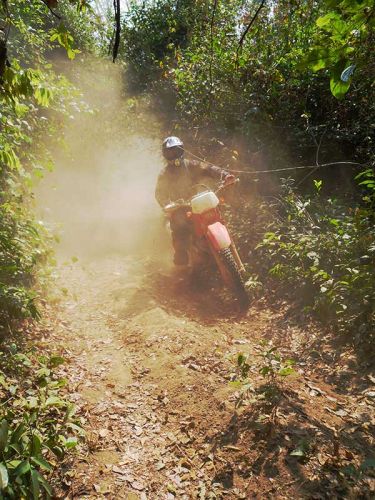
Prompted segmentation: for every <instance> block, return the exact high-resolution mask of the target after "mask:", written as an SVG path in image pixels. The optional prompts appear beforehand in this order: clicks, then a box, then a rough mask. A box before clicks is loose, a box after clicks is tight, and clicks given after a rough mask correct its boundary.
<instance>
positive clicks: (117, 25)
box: [112, 0, 121, 62]
mask: <svg viewBox="0 0 375 500" xmlns="http://www.w3.org/2000/svg"><path fill="white" fill-rule="evenodd" d="M113 7H114V10H115V41H114V44H113V51H112V60H113V62H115V61H116V58H117V54H118V49H119V47H120V34H121V17H120V16H121V11H120V0H113Z"/></svg>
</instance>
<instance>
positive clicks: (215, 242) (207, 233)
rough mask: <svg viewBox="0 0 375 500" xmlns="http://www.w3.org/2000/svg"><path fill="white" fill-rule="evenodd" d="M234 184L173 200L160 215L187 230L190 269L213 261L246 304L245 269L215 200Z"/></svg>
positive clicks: (198, 268) (218, 201)
mask: <svg viewBox="0 0 375 500" xmlns="http://www.w3.org/2000/svg"><path fill="white" fill-rule="evenodd" d="M237 182H239V181H238V179H235V180H233V181H232V182H230V183H225V184H221V185H220V186H219V188H218V189H217V190H216V192H215V191H213V190H211V189H209V188H207V186H204V187H205V188H206V190H205V191H203V192H200V193H198V194H196V195H194V196H193V197H192V198H191V200H190V201H185V200H177V201H175V202H173V203H170V204H168V205H166V206H165V207H164V212H165V214H166V215H167V217H168V218H169V219H172V218H173V219H174V220H176V218H177V219H180V220H181V221H182V223H184V224H185V225H186V228H187V231H189V230H190V233H191V238H190V248H189V249H188V251H189V260H190V265H191V267H192V269H193V270H198V272H199V270H200V269H201V268H202V267H204V266H205V265H207V264H209V263H210V261H211V263H212V262H215V263H216V265H217V267H218V268H219V271H220V274H221V277H222V279H223V281H224V283H225V285H227V286H228V288H230V289H231V290H232V291H233V292H234V293H235V295H236V296H237V298H238V299H239V300H240V302H241V304H243V305H244V304H247V303H248V295H247V292H246V288H245V268H244V265H243V263H242V261H241V258H240V256H239V254H238V251H237V249H236V246H235V244H234V242H233V240H232V238H231V237H230V235H229V231H228V229H227V227H226V226H225V223H224V221H223V218H222V215H221V213H220V208H219V205H220V200H219V198H218V194H219V193H220V192H222V191H223V190H224V189H226V188H227V187H228V186H231V185H233V184H234V183H237ZM199 186H201V185H199Z"/></svg>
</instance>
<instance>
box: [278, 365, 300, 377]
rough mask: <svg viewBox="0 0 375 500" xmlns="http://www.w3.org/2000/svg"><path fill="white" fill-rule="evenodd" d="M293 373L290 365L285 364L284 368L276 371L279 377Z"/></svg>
mask: <svg viewBox="0 0 375 500" xmlns="http://www.w3.org/2000/svg"><path fill="white" fill-rule="evenodd" d="M295 373H296V371H295V370H293V368H292V367H291V366H286V367H285V368H281V370H279V371H278V374H279V375H280V376H281V377H287V376H288V375H293V374H295Z"/></svg>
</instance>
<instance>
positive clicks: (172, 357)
mask: <svg viewBox="0 0 375 500" xmlns="http://www.w3.org/2000/svg"><path fill="white" fill-rule="evenodd" d="M95 69H96V73H95V74H97V70H98V67H97V65H95ZM80 71H81V73H80V72H78V76H77V78H76V80H77V81H78V82H79V83H80V84H82V85H83V83H82V82H83V81H84V78H82V75H83V77H84V76H85V74H86V73H87V74H86V79H87V83H86V84H85V85H86V87H87V89H89V90H88V91H87V93H88V97H90V96H92V101H93V103H94V105H97V106H98V108H99V111H100V114H99V112H98V114H96V113H93V114H91V115H88V116H87V115H82V114H81V115H80V116H76V117H75V118H74V120H71V121H69V123H68V124H67V126H66V131H65V136H66V137H65V140H66V144H67V145H69V147H67V148H63V147H59V149H58V150H57V151H56V152H55V154H54V155H53V156H54V159H55V162H56V170H55V173H54V174H52V175H51V176H49V177H48V179H47V180H46V181H45V182H43V183H42V185H41V186H40V189H39V190H38V193H37V200H38V204H39V207H40V212H41V217H42V218H43V220H46V221H47V222H48V223H49V224H51V223H52V225H53V226H54V227H56V225H57V226H60V233H61V236H62V244H61V245H59V247H58V254H59V258H60V262H61V264H60V265H59V267H58V274H59V278H58V280H57V282H56V287H57V289H58V290H59V292H58V295H59V297H60V301H59V302H58V303H57V304H55V305H51V301H49V302H48V304H50V305H48V304H47V305H46V314H45V316H44V320H43V323H42V325H41V326H40V327H39V328H40V329H41V330H39V331H42V333H43V338H44V341H45V342H46V343H47V344H48V348H49V349H51V350H53V351H54V352H56V351H57V352H59V351H61V353H62V354H63V355H64V357H65V358H66V359H67V360H68V364H67V365H66V366H65V368H62V375H64V376H65V377H66V378H67V379H68V380H69V381H70V385H69V390H70V392H71V394H70V397H71V399H72V400H74V401H75V402H76V404H77V407H78V412H79V414H80V415H81V416H82V417H83V418H84V426H85V429H86V432H87V438H86V441H85V443H83V444H82V447H81V451H80V452H79V453H78V455H77V456H76V457H75V459H74V461H73V463H67V464H63V467H62V471H63V473H64V472H65V473H66V474H65V476H64V482H65V486H66V490H64V491H63V490H61V497H62V498H69V499H79V498H110V499H114V500H115V499H123V498H124V499H129V500H130V499H141V500H146V499H148V500H159V499H161V500H164V499H167V500H168V499H170V500H172V499H174V498H175V499H196V498H199V499H202V500H205V499H213V498H228V499H241V498H246V499H247V498H259V499H263V498H290V497H295V498H317V499H319V498H341V497H342V496H345V497H346V498H359V497H361V498H362V497H363V498H370V497H371V494H372V493H371V492H374V490H375V486H374V483H373V478H371V477H368V476H367V475H366V474H365V473H363V472H362V470H361V469H359V466H360V464H361V463H363V461H364V460H365V459H366V458H369V457H371V456H372V455H373V454H374V453H373V450H371V446H372V445H373V427H372V426H373V425H374V414H375V413H374V412H373V401H374V395H375V392H374V391H369V389H368V385H369V383H370V381H372V382H373V381H374V379H373V378H371V376H370V378H369V377H367V376H366V366H365V365H364V364H363V362H362V361H361V360H360V359H359V358H358V357H357V353H356V352H355V351H354V350H353V349H350V348H347V347H346V346H344V345H339V344H334V343H333V339H334V336H330V335H326V334H324V332H320V331H319V330H318V329H317V328H316V327H315V326H314V325H312V324H308V323H306V319H305V318H303V317H302V319H301V321H300V323H299V324H297V323H295V322H292V320H291V319H289V317H288V314H287V313H288V308H287V306H286V304H279V305H278V306H277V307H275V308H270V307H269V306H267V305H266V302H265V300H261V301H258V302H257V303H256V304H254V305H253V306H252V307H251V308H250V310H249V311H248V312H247V313H246V314H240V313H239V311H238V309H237V307H236V306H234V304H233V300H232V298H231V297H230V296H227V295H226V294H225V293H223V291H222V289H221V285H220V284H219V282H217V281H215V280H212V282H205V283H203V284H201V286H200V287H197V285H196V284H192V283H189V280H187V279H186V278H184V277H181V276H180V277H179V276H177V275H175V274H174V273H173V271H172V269H171V265H170V261H171V258H170V255H169V253H168V249H170V242H169V241H168V239H167V238H166V234H165V233H163V232H161V231H160V227H161V226H160V209H159V207H157V205H156V202H155V201H154V186H155V182H156V177H157V174H158V172H159V171H160V169H161V168H162V166H163V164H162V161H161V158H160V155H159V154H158V151H159V146H160V144H159V142H160V137H159V136H158V137H156V138H155V135H154V136H152V135H150V134H149V133H146V134H143V135H142V134H141V135H136V132H135V131H134V130H133V129H135V125H136V122H137V120H138V121H139V120H140V118H142V116H143V119H142V121H143V122H144V121H145V120H146V121H147V118H146V119H145V116H146V115H144V113H142V110H139V111H138V110H137V106H136V105H135V104H134V102H133V101H132V100H131V99H130V104H129V102H128V101H127V99H126V96H124V95H123V92H122V84H121V82H122V75H121V72H120V69H119V68H117V69H113V71H117V72H116V74H115V75H114V76H113V78H112V80H111V85H107V82H108V74H107V73H104V74H103V75H102V80H100V78H99V79H95V81H94V82H93V79H92V72H90V71H87V68H86V70H85V68H84V67H83V68H80ZM82 72H83V73H82ZM103 82H105V85H103ZM116 82H117V83H118V85H117V86H118V89H117V90H118V91H117V93H116V92H114V89H113V87H114V85H115V83H116ZM93 83H94V84H96V86H97V87H98V88H92V85H93ZM86 98H87V96H86ZM89 102H91V101H90V100H89ZM129 106H130V107H131V108H132V109H133V108H134V110H135V111H134V110H133V112H132V113H133V114H129V109H130V108H129ZM133 116H134V117H135V118H134V120H133V119H132V117H133ZM98 117H99V118H98ZM114 117H116V120H115V121H113V120H114ZM133 122H134V123H133ZM129 123H130V124H131V129H132V130H133V133H134V134H135V135H134V137H133V136H132V135H131V134H129ZM148 128H149V129H151V130H156V125H155V124H154V123H151V121H150V124H149V127H148ZM154 133H155V132H154ZM156 135H158V134H156ZM152 137H154V139H153V138H152ZM169 251H170V250H169ZM73 256H74V258H72V257H73ZM75 256H77V257H78V260H77V259H76V258H75ZM294 317H295V315H294ZM261 341H263V342H265V343H266V344H267V345H268V348H269V347H270V345H271V344H270V342H273V345H275V346H276V347H277V349H278V351H279V352H280V354H281V355H282V356H283V357H284V358H293V359H295V360H296V361H297V366H296V371H297V373H298V376H297V377H291V378H289V377H288V378H287V380H285V381H284V382H283V383H282V384H281V387H280V390H279V393H278V398H276V400H277V401H276V402H275V401H273V399H272V397H273V396H272V394H271V398H268V399H267V398H266V397H265V396H264V395H265V394H268V396H269V389H270V384H269V381H267V379H266V378H265V377H264V376H262V375H261V374H260V372H259V371H260V369H261V368H262V367H264V361H262V356H261V353H262V351H263V350H264V349H265V347H264V346H263V347H262V346H261V345H260V342H261ZM241 351H243V352H244V353H246V354H247V355H248V362H249V365H250V366H249V370H250V371H249V379H250V381H251V384H252V386H251V388H250V389H249V394H248V396H249V397H248V398H247V399H246V400H245V401H244V404H243V405H242V406H241V407H239V408H237V407H236V401H237V400H238V397H239V394H238V393H237V392H236V390H238V389H235V388H233V387H231V386H230V385H229V382H230V380H231V379H233V376H234V372H235V359H236V356H237V355H238V353H239V352H241ZM262 363H263V364H262ZM361 363H362V364H361ZM358 373H361V376H358ZM267 384H268V385H267ZM279 385H280V384H279ZM271 389H272V387H271ZM267 391H268V393H267ZM271 392H272V391H271ZM274 399H275V398H274ZM371 405H372V406H371ZM344 467H352V468H354V471H355V474H357V476H358V478H357V479H355V480H353V479H352V478H351V477H350V476H348V475H346V474H345V473H343V472H341V471H342V469H343V468H344ZM355 474H354V475H355ZM363 492H365V493H364V494H362V493H363ZM361 495H362V496H361Z"/></svg>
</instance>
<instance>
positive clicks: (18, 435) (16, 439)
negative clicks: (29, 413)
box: [10, 424, 26, 444]
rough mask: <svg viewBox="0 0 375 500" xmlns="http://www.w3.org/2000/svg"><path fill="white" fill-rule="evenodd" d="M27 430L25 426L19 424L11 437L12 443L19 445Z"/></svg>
mask: <svg viewBox="0 0 375 500" xmlns="http://www.w3.org/2000/svg"><path fill="white" fill-rule="evenodd" d="M25 431H26V428H25V425H24V424H19V425H18V426H17V427H16V429H15V430H14V431H13V433H12V435H11V437H10V442H11V443H14V444H17V443H18V442H19V440H20V439H21V438H22V436H23V434H24V433H25Z"/></svg>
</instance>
